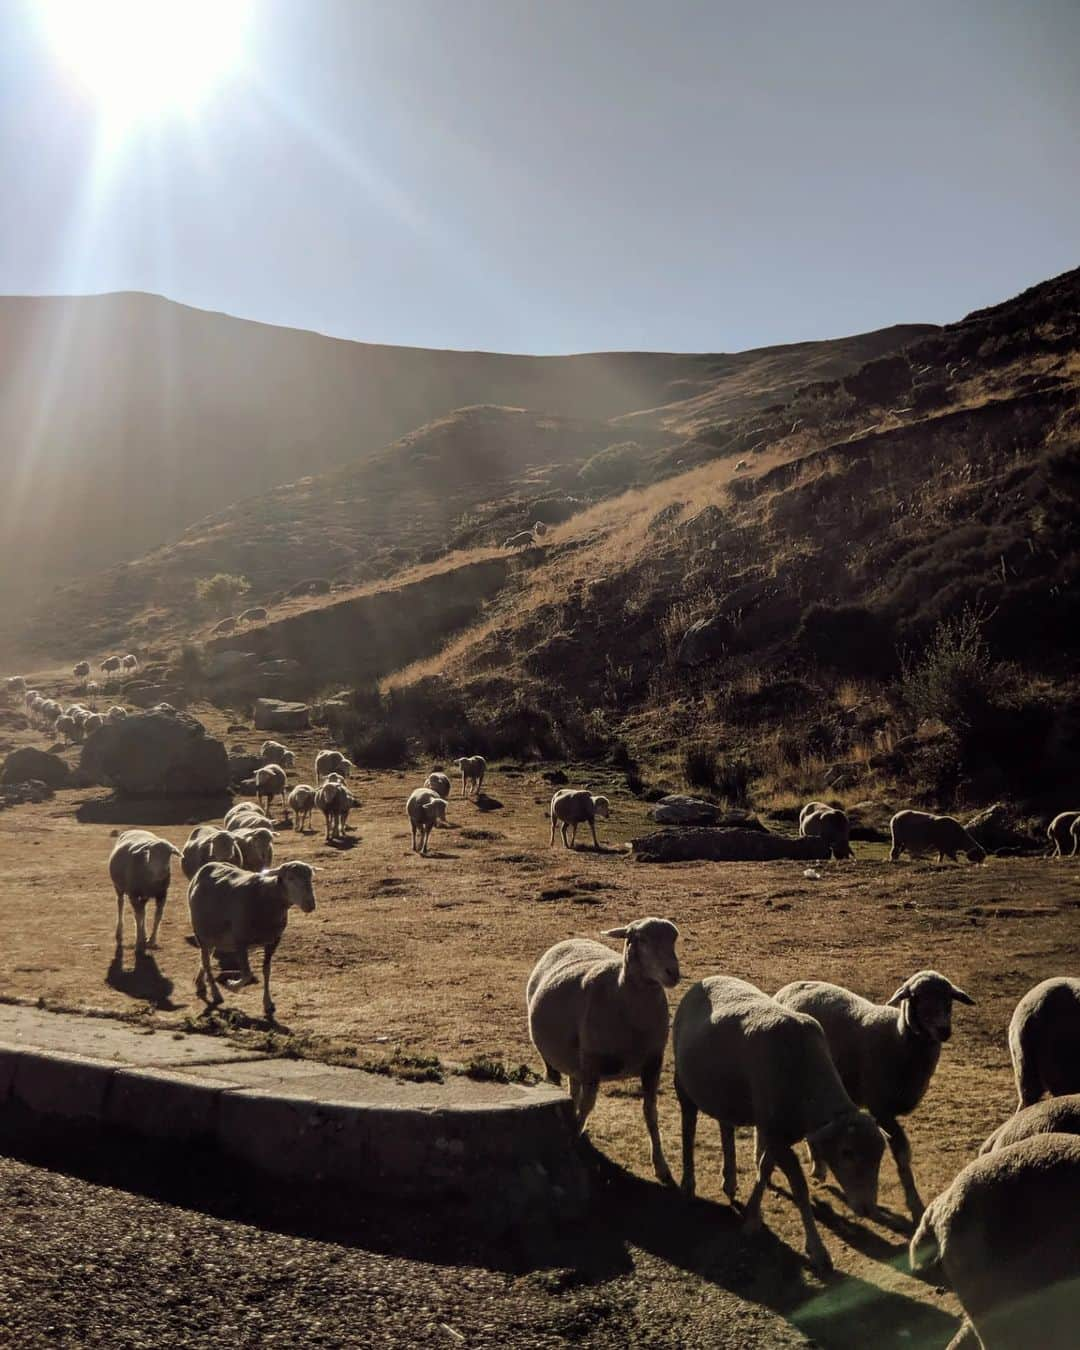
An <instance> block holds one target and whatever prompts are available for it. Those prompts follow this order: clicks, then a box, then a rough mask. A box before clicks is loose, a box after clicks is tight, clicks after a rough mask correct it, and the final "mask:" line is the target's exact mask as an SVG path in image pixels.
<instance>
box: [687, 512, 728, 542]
mask: <svg viewBox="0 0 1080 1350" xmlns="http://www.w3.org/2000/svg"><path fill="white" fill-rule="evenodd" d="M723 527H724V513H723V511H721V510H720V508H719V507H718V506H713V505H711V504H710V505H709V506H703V507H702V508H701V510H700V511H698V512H697V514H696V515H693V516H691V517H690V519H689V520H685V521H683V523H682V524H681V525H680V526H679V533H680V534H682V535H686V536H687V537H688V538H691V539H695V540H699V541H700V540H705V539H713V538H715V537H716V536H717V535H718V534H719V533H720V531H721V530H722V529H723Z"/></svg>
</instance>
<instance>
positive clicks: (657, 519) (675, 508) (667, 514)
mask: <svg viewBox="0 0 1080 1350" xmlns="http://www.w3.org/2000/svg"><path fill="white" fill-rule="evenodd" d="M685 509H686V503H685V502H669V503H668V505H667V506H662V507H661V508H660V510H659V511H657V513H656V515H655V516H653V518H652V520H650V521H649V524H648V526H647V529H648V533H649V534H659V533H660V532H661V531H662V530H667V529H669V528H670V527H671V526H672V525H674V524H675V522H676V521H677V520H678V519H679V517H680V516H681V515H682V513H683V511H685Z"/></svg>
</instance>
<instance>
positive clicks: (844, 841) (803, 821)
mask: <svg viewBox="0 0 1080 1350" xmlns="http://www.w3.org/2000/svg"><path fill="white" fill-rule="evenodd" d="M850 831H851V825H850V822H849V821H848V818H847V815H846V814H845V813H844V812H843V811H838V810H837V809H836V808H835V807H832V806H828V805H826V804H825V803H824V802H810V803H809V804H808V805H807V806H804V807H803V809H802V812H801V814H800V816H799V837H800V838H802V839H820V840H821V841H822V843H823V844H827V845H828V847H829V852H830V853H831V854H832V856H833V857H834V858H835V859H836V860H837V861H838V862H839V861H840V860H841V859H844V858H850V859H851V861H852V862H854V861H855V854H854V853H853V852H852V850H851V843H850V839H849V835H850Z"/></svg>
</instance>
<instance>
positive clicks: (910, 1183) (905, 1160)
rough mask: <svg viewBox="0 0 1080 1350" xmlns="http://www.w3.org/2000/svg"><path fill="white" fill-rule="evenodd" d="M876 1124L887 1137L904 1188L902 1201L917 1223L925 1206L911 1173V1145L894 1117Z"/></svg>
mask: <svg viewBox="0 0 1080 1350" xmlns="http://www.w3.org/2000/svg"><path fill="white" fill-rule="evenodd" d="M878 1124H879V1125H880V1126H881V1128H882V1129H883V1130H884V1131H885V1133H886V1135H887V1136H888V1140H889V1149H890V1151H891V1152H892V1155H893V1160H894V1161H895V1163H896V1170H897V1172H898V1173H899V1174H900V1185H901V1186H902V1187H903V1188H904V1200H905V1201H906V1202H907V1207H908V1209H909V1210H910V1211H911V1217H912V1218H913V1219H914V1220H915V1222H916V1223H918V1222H919V1220H920V1219H921V1218H922V1215H923V1210H924V1209H925V1208H926V1206H925V1205H924V1204H923V1202H922V1198H921V1197H920V1195H919V1191H918V1188H917V1187H916V1185H915V1177H914V1174H913V1173H912V1171H911V1145H910V1144H909V1143H908V1137H907V1135H906V1134H905V1133H904V1127H903V1125H901V1124H900V1122H899V1121H898V1120H897V1119H896V1118H895V1117H894V1116H885V1117H883V1118H882V1119H880V1120H879V1121H878Z"/></svg>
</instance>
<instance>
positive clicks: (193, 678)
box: [177, 642, 203, 689]
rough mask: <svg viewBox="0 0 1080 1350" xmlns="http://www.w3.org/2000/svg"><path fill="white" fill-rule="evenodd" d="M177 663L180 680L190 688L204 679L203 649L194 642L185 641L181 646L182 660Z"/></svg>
mask: <svg viewBox="0 0 1080 1350" xmlns="http://www.w3.org/2000/svg"><path fill="white" fill-rule="evenodd" d="M177 664H178V667H179V671H180V680H181V682H182V684H183V685H184V687H185V688H187V689H190V688H192V687H193V686H194V685H197V684H199V683H200V682H201V681H202V678H203V661H202V651H201V650H200V649H199V648H198V647H196V645H195V644H194V643H193V642H185V643H184V645H183V646H182V647H181V648H180V660H179V662H178V663H177Z"/></svg>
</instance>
